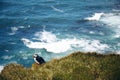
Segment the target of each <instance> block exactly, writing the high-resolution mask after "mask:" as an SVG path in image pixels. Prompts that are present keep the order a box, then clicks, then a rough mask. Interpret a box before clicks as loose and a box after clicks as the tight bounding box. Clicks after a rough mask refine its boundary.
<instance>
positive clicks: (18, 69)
mask: <svg viewBox="0 0 120 80" xmlns="http://www.w3.org/2000/svg"><path fill="white" fill-rule="evenodd" d="M0 80H120V55H117V54H107V55H102V54H97V53H94V52H93V53H89V52H88V53H83V52H74V53H72V54H71V55H69V56H66V57H64V58H61V59H54V60H51V61H49V62H47V63H45V64H42V65H38V64H36V63H34V64H32V66H31V68H25V67H23V66H22V65H19V64H8V65H7V66H5V68H4V70H3V71H2V72H1V74H0Z"/></svg>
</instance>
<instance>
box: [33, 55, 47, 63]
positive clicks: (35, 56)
mask: <svg viewBox="0 0 120 80" xmlns="http://www.w3.org/2000/svg"><path fill="white" fill-rule="evenodd" d="M33 57H34V61H35V62H36V63H37V64H43V63H45V60H44V59H43V58H42V57H40V56H39V55H38V54H34V55H33Z"/></svg>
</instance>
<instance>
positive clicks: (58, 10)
mask: <svg viewBox="0 0 120 80" xmlns="http://www.w3.org/2000/svg"><path fill="white" fill-rule="evenodd" d="M51 8H52V9H53V10H54V11H57V12H62V13H63V12H64V11H63V10H60V9H58V8H56V7H54V6H51Z"/></svg>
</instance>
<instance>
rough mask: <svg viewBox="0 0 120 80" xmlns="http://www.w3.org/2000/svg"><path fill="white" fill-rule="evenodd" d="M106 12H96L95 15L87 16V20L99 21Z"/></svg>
mask: <svg viewBox="0 0 120 80" xmlns="http://www.w3.org/2000/svg"><path fill="white" fill-rule="evenodd" d="M103 14H104V13H95V14H94V15H92V16H91V17H87V18H85V20H89V21H91V20H95V21H98V20H100V18H101V16H102V15H103Z"/></svg>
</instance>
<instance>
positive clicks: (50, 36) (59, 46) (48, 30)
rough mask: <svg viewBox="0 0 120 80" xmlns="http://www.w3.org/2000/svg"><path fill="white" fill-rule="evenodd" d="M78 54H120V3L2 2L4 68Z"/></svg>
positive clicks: (1, 61) (0, 31)
mask: <svg viewBox="0 0 120 80" xmlns="http://www.w3.org/2000/svg"><path fill="white" fill-rule="evenodd" d="M74 51H83V52H98V53H103V54H106V52H116V54H120V0H0V65H1V66H3V65H6V64H9V63H18V64H22V65H24V66H31V65H32V63H33V62H34V61H33V57H32V56H33V54H34V53H37V54H39V55H40V56H42V57H43V58H44V59H45V60H46V61H49V60H51V59H55V58H61V57H64V56H66V55H68V54H70V53H72V52H74Z"/></svg>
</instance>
